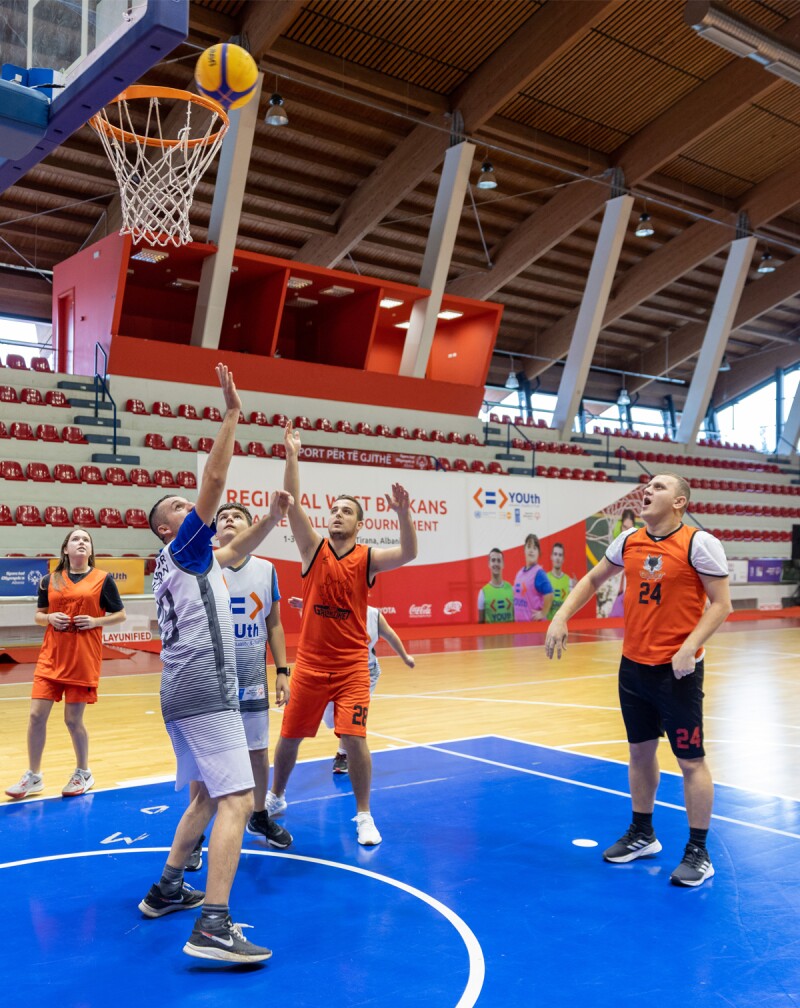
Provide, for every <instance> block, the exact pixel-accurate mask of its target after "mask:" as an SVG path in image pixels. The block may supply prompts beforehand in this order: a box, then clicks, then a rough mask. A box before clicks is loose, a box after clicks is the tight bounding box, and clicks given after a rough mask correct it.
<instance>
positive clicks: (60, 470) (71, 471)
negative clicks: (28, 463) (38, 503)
mask: <svg viewBox="0 0 800 1008" xmlns="http://www.w3.org/2000/svg"><path fill="white" fill-rule="evenodd" d="M53 476H54V477H55V478H56V479H57V480H58V482H59V483H80V481H81V479H80V476H78V474H77V473H76V472H75V466H73V465H72V464H71V463H69V462H56V464H55V465H54V466H53Z"/></svg>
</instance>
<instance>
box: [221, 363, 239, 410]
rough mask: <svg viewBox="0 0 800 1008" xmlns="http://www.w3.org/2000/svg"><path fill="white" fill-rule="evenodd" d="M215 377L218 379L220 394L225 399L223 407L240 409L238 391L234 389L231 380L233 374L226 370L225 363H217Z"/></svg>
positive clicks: (234, 386)
mask: <svg viewBox="0 0 800 1008" xmlns="http://www.w3.org/2000/svg"><path fill="white" fill-rule="evenodd" d="M216 370H217V378H218V379H219V387H220V388H221V389H222V395H223V397H224V399H225V409H226V411H230V410H241V408H242V400H241V399H240V398H239V393H238V392H237V391H236V385H235V384H234V382H233V374H232V373H231V372H230V371H229V370H228V367H227V365H226V364H217V369H216Z"/></svg>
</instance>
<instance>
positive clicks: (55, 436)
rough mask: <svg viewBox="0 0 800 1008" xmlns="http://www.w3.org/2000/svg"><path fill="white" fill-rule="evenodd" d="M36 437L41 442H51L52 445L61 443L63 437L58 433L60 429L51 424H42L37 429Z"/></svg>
mask: <svg viewBox="0 0 800 1008" xmlns="http://www.w3.org/2000/svg"><path fill="white" fill-rule="evenodd" d="M36 437H37V438H38V439H39V440H40V441H49V442H50V443H51V444H58V443H60V442H61V435H60V434H59V433H58V427H56V425H55V424H51V423H40V424H39V426H38V427H37V428H36Z"/></svg>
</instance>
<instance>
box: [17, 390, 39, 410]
mask: <svg viewBox="0 0 800 1008" xmlns="http://www.w3.org/2000/svg"><path fill="white" fill-rule="evenodd" d="M19 401H20V402H24V403H27V404H28V406H44V399H43V398H42V393H41V392H40V391H39V389H38V388H23V389H20V390H19Z"/></svg>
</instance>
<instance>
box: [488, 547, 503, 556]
mask: <svg viewBox="0 0 800 1008" xmlns="http://www.w3.org/2000/svg"><path fill="white" fill-rule="evenodd" d="M492 553H499V554H500V556H501V557H502V555H503V551H502V550H501V549H498V548H497V546H495V547H494V549H490V550H489V556H491V555H492Z"/></svg>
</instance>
